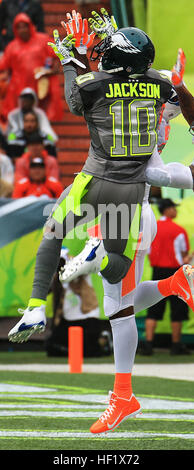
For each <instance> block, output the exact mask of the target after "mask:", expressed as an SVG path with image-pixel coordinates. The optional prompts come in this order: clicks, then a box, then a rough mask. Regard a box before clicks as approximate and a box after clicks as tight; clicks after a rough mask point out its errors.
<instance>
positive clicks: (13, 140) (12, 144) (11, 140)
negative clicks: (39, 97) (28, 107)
mask: <svg viewBox="0 0 194 470" xmlns="http://www.w3.org/2000/svg"><path fill="white" fill-rule="evenodd" d="M37 133H39V134H40V136H41V137H42V139H43V144H44V148H45V150H47V152H48V153H49V155H53V156H55V157H56V147H55V143H54V141H53V138H52V136H51V135H47V134H45V132H41V131H40V130H39V126H38V118H37V116H36V113H35V112H34V111H27V112H26V113H25V114H24V128H23V130H18V131H16V132H11V133H10V134H9V135H8V139H7V142H8V153H9V156H10V157H14V158H17V157H21V155H23V153H24V152H25V149H26V146H27V142H28V140H29V139H30V137H31V136H33V135H35V134H37Z"/></svg>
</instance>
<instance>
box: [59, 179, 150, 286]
mask: <svg viewBox="0 0 194 470" xmlns="http://www.w3.org/2000/svg"><path fill="white" fill-rule="evenodd" d="M118 186H119V187H118ZM93 189H94V191H95V197H94V195H92V190H93ZM144 191H145V186H144V184H142V183H140V184H139V185H138V184H130V185H129V184H119V185H116V184H115V183H111V182H108V181H103V180H99V181H97V179H95V178H94V180H93V182H91V188H90V192H88V195H87V202H88V203H90V204H91V203H93V204H94V201H96V199H97V207H96V208H97V210H98V213H99V214H100V213H101V214H102V216H101V234H102V240H99V239H98V238H94V237H93V238H91V239H90V240H89V241H88V242H87V243H86V246H85V248H84V250H83V251H82V252H81V253H80V254H79V255H77V256H76V257H75V258H74V259H73V260H72V261H70V262H69V263H68V264H67V265H66V266H65V267H64V270H63V272H62V273H61V275H60V279H61V281H66V282H69V281H71V280H73V279H75V278H76V277H78V276H80V275H83V274H87V273H90V272H99V271H100V272H101V274H102V276H103V277H105V278H106V279H108V281H109V282H110V283H113V284H116V283H117V282H119V281H120V280H121V279H122V278H123V277H124V276H125V275H126V273H127V271H128V269H129V267H130V265H131V263H132V260H133V256H134V252H135V247H136V244H137V238H138V233H139V223H140V215H141V204H142V200H143V195H144Z"/></svg>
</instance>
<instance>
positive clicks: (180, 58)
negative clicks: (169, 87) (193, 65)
mask: <svg viewBox="0 0 194 470" xmlns="http://www.w3.org/2000/svg"><path fill="white" fill-rule="evenodd" d="M185 64H186V57H185V54H184V52H183V50H182V49H179V50H178V55H177V61H176V64H175V65H174V67H173V69H172V83H173V85H174V86H175V87H179V86H181V85H182V83H183V75H184V72H185Z"/></svg>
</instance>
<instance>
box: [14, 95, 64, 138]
mask: <svg viewBox="0 0 194 470" xmlns="http://www.w3.org/2000/svg"><path fill="white" fill-rule="evenodd" d="M37 103H38V99H37V95H36V93H35V91H34V90H33V89H32V88H24V90H22V91H21V93H20V96H19V100H18V108H15V109H13V111H10V113H9V114H8V125H7V134H10V132H17V131H19V130H22V129H23V128H24V115H25V113H27V112H28V111H34V112H35V113H36V116H37V118H38V125H39V128H40V130H41V132H44V133H45V134H49V135H51V136H52V138H53V140H54V141H55V142H56V141H57V140H58V137H57V134H55V132H54V130H53V128H52V127H51V124H50V122H49V120H48V118H47V115H46V113H45V112H44V111H43V109H40V108H38V107H37Z"/></svg>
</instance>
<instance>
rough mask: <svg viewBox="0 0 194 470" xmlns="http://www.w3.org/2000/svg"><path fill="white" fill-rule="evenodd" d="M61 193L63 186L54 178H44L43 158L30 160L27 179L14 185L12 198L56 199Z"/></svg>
mask: <svg viewBox="0 0 194 470" xmlns="http://www.w3.org/2000/svg"><path fill="white" fill-rule="evenodd" d="M62 191H63V186H62V184H61V183H60V181H58V180H57V179H56V178H53V177H52V176H50V177H46V167H45V161H44V158H41V157H35V158H31V160H30V164H29V178H23V179H21V180H20V181H18V182H17V183H16V184H15V188H14V191H13V195H12V197H13V198H20V197H27V196H36V197H40V196H47V197H49V198H52V199H57V198H58V197H59V196H60V194H61V193H62Z"/></svg>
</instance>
